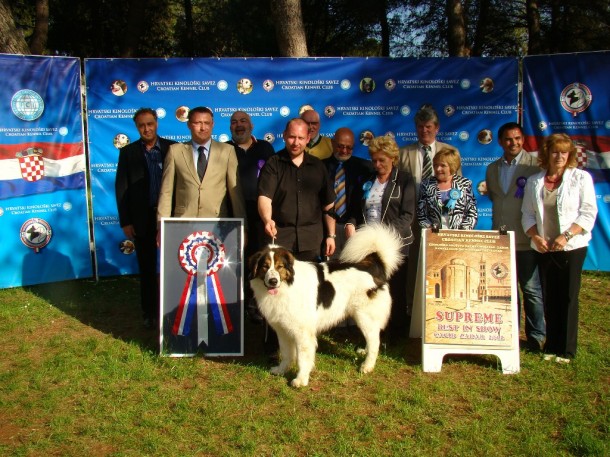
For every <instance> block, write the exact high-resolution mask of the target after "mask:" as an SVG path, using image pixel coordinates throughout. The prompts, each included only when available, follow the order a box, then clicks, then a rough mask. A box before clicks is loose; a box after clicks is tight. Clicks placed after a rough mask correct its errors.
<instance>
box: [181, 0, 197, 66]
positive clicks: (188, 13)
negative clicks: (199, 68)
mask: <svg viewBox="0 0 610 457" xmlns="http://www.w3.org/2000/svg"><path fill="white" fill-rule="evenodd" d="M183 3H184V26H185V34H186V36H185V38H184V49H183V51H184V55H185V56H189V57H195V55H194V54H195V52H194V49H195V39H194V38H193V2H192V1H191V0H184V1H183Z"/></svg>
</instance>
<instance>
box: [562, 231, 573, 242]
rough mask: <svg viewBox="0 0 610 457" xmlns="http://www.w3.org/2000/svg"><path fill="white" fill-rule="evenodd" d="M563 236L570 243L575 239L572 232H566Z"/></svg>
mask: <svg viewBox="0 0 610 457" xmlns="http://www.w3.org/2000/svg"><path fill="white" fill-rule="evenodd" d="M562 235H563V236H565V237H566V240H567V241H570V240H571V239H572V238H573V237H574V234H573V233H572V232H570V230H566V231H565V232H563V233H562Z"/></svg>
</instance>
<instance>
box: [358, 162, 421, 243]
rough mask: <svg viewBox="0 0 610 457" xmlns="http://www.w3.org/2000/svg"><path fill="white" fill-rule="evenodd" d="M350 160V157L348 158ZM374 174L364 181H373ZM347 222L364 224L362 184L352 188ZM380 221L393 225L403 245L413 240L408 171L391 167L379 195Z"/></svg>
mask: <svg viewBox="0 0 610 457" xmlns="http://www.w3.org/2000/svg"><path fill="white" fill-rule="evenodd" d="M350 160H351V159H350ZM376 177H377V176H376V175H375V174H373V175H372V176H369V178H368V179H367V180H365V181H364V182H365V183H366V182H370V183H371V185H372V184H373V183H374V182H375V179H376ZM348 212H349V219H348V222H349V223H352V224H354V225H356V226H359V225H362V224H366V222H367V220H366V201H365V199H364V189H363V186H359V187H357V188H355V189H354V195H353V198H352V206H351V207H350V208H349V210H348ZM381 214H382V216H381V222H382V223H384V224H387V225H389V226H391V227H394V228H395V229H396V230H397V231H398V233H400V236H401V238H402V241H403V243H404V244H405V245H409V244H411V243H412V242H413V232H412V231H411V223H412V221H413V219H414V218H415V188H414V187H413V178H412V177H411V175H410V174H409V173H405V172H403V171H400V170H398V168H396V167H394V168H392V172H391V174H390V179H389V181H388V184H387V186H386V188H385V190H384V191H383V196H382V197H381Z"/></svg>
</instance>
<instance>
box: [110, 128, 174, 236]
mask: <svg viewBox="0 0 610 457" xmlns="http://www.w3.org/2000/svg"><path fill="white" fill-rule="evenodd" d="M174 143H175V141H171V140H166V139H165V138H161V137H159V146H160V149H161V161H162V162H161V163H163V161H164V159H165V157H166V155H167V150H168V149H169V147H170V145H172V144H174ZM114 184H115V194H116V203H117V209H118V212H119V223H120V224H121V227H125V226H126V225H133V226H134V229H135V231H136V233H137V234H138V236H146V235H147V233H146V231H147V227H149V226H150V224H147V223H146V219H147V217H148V211H149V208H151V207H155V206H157V202H150V201H149V199H150V196H149V186H150V178H149V174H148V166H147V164H146V158H145V157H144V152H143V146H142V140H141V139H140V140H138V141H134V142H133V143H130V144H128V145H127V146H125V147H123V148H121V151H120V152H119V163H118V165H117V171H116V180H115V183H114ZM153 225H154V224H153ZM148 235H155V234H148Z"/></svg>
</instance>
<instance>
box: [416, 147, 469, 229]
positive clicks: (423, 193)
mask: <svg viewBox="0 0 610 457" xmlns="http://www.w3.org/2000/svg"><path fill="white" fill-rule="evenodd" d="M432 163H433V168H434V176H431V177H430V178H428V179H425V180H424V181H422V183H421V185H420V191H419V201H418V202H417V219H418V221H419V225H420V226H421V227H422V228H429V227H432V226H437V227H438V228H440V229H456V230H472V229H474V227H475V225H476V224H477V218H478V214H477V202H476V200H475V197H474V193H473V192H472V181H471V180H470V179H468V178H464V177H463V176H458V175H457V174H456V171H457V170H458V169H459V168H460V165H461V160H460V154H459V153H458V152H457V151H456V150H454V149H448V148H443V149H441V150H440V151H437V153H436V154H435V156H434V159H433V161H432Z"/></svg>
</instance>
